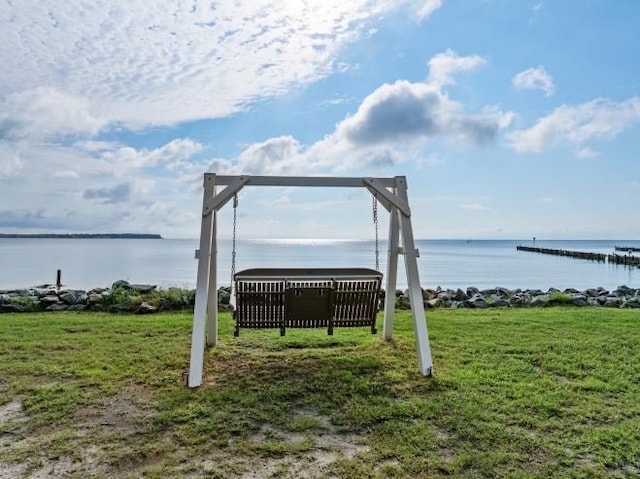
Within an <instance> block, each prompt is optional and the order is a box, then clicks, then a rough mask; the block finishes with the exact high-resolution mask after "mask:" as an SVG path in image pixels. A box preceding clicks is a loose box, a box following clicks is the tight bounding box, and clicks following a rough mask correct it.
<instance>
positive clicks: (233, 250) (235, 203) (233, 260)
mask: <svg viewBox="0 0 640 479" xmlns="http://www.w3.org/2000/svg"><path fill="white" fill-rule="evenodd" d="M237 223H238V195H237V194H235V195H233V236H232V241H231V281H230V282H229V284H230V285H231V290H232V291H233V277H234V276H235V275H236V226H237Z"/></svg>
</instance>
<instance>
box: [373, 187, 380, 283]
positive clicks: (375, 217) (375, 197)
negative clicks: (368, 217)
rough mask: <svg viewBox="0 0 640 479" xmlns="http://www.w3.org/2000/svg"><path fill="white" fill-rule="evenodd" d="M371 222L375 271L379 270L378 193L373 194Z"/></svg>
mask: <svg viewBox="0 0 640 479" xmlns="http://www.w3.org/2000/svg"><path fill="white" fill-rule="evenodd" d="M373 224H374V226H375V230H376V271H380V247H379V241H378V195H377V194H374V195H373Z"/></svg>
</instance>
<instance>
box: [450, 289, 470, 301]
mask: <svg viewBox="0 0 640 479" xmlns="http://www.w3.org/2000/svg"><path fill="white" fill-rule="evenodd" d="M469 298H470V296H469V295H468V294H467V293H465V292H464V291H462V290H461V289H460V288H458V289H457V290H456V292H455V294H454V295H453V298H451V299H454V300H455V301H465V300H467V299H469Z"/></svg>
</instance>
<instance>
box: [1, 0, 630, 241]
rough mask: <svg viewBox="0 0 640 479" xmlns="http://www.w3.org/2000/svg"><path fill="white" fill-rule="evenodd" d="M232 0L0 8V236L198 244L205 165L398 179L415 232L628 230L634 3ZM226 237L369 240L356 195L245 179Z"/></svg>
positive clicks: (584, 233)
mask: <svg viewBox="0 0 640 479" xmlns="http://www.w3.org/2000/svg"><path fill="white" fill-rule="evenodd" d="M241 3H242V2H241ZM244 4H245V5H243V6H242V8H239V7H238V6H237V5H236V4H235V2H230V1H224V0H223V1H217V2H216V1H209V2H199V1H197V0H191V1H165V2H156V3H153V4H152V3H149V2H147V1H144V0H135V1H130V0H127V1H112V2H107V3H105V4H102V3H97V2H96V3H93V2H92V3H80V2H75V1H71V2H70V1H57V0H48V1H46V2H35V1H21V2H11V1H6V0H3V1H2V2H0V45H2V47H0V73H1V74H0V232H5V233H8V232H15V233H40V232H61V233H64V232H148V233H160V234H162V235H163V236H165V237H171V238H195V237H197V236H198V234H199V229H200V210H201V204H202V197H201V194H202V193H201V185H202V174H203V173H204V172H207V171H209V172H216V173H220V174H265V175H270V174H274V175H328V176H332V175H335V176H396V175H406V176H407V179H408V184H409V194H410V202H411V206H412V211H413V215H412V218H413V227H414V231H415V235H416V237H418V238H530V237H532V236H536V237H538V238H621V239H623V238H624V239H637V238H640V223H638V221H637V220H636V218H637V216H638V215H637V209H638V204H640V202H639V201H638V199H639V196H640V166H639V162H638V157H637V156H638V151H639V148H638V146H639V145H640V141H639V140H638V134H639V133H640V43H639V42H638V33H637V31H638V25H640V2H637V1H635V0H616V1H614V0H609V1H606V0H601V1H597V0H557V1H517V2H514V1H511V0H478V1H471V0H465V1H462V0H459V1H454V0H449V1H448V0H403V1H395V2H394V1H388V0H354V1H351V2H343V1H337V0H336V1H333V0H309V1H306V2H303V1H266V0H264V1H263V0H260V1H258V0H256V1H251V2H244ZM230 210H231V208H229V207H227V208H225V210H223V211H222V212H221V214H220V236H222V237H228V236H229V234H230V231H231V223H232V221H231V211H230ZM385 225H386V215H382V227H383V228H384V227H385ZM238 232H239V235H240V237H245V238H266V237H272V238H273V237H275V238H316V237H320V238H371V237H373V234H374V233H373V227H372V225H371V198H370V196H368V193H367V192H366V191H365V190H340V189H338V190H333V189H329V190H317V189H312V190H305V189H295V188H288V189H274V188H253V189H249V188H248V189H245V190H243V191H242V193H241V195H240V206H239V226H238Z"/></svg>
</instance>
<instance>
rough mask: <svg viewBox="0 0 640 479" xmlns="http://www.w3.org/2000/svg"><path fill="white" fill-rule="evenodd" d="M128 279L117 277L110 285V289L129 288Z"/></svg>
mask: <svg viewBox="0 0 640 479" xmlns="http://www.w3.org/2000/svg"><path fill="white" fill-rule="evenodd" d="M129 286H130V284H129V281H125V280H124V279H119V280H118V281H116V282H115V283H113V284H112V285H111V289H129Z"/></svg>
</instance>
